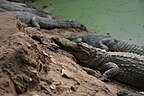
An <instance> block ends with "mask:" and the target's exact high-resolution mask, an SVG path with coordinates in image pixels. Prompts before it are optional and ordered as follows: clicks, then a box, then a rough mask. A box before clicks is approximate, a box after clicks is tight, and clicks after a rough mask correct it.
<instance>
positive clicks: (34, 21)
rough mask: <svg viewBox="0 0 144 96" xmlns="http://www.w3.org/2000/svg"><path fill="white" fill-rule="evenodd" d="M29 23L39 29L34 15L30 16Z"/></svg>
mask: <svg viewBox="0 0 144 96" xmlns="http://www.w3.org/2000/svg"><path fill="white" fill-rule="evenodd" d="M31 25H32V26H33V27H36V28H37V29H40V25H39V23H38V22H37V20H36V17H32V19H31Z"/></svg>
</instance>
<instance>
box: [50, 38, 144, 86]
mask: <svg viewBox="0 0 144 96" xmlns="http://www.w3.org/2000/svg"><path fill="white" fill-rule="evenodd" d="M52 39H53V41H54V42H55V43H56V44H58V45H59V46H60V48H62V49H64V50H66V51H68V52H70V53H71V54H73V55H74V56H75V57H76V58H77V59H78V60H79V61H80V62H81V63H82V64H83V66H86V67H89V68H93V69H97V70H99V71H100V72H101V73H103V75H102V78H101V80H108V79H110V78H114V79H116V80H119V81H121V82H124V83H127V84H130V85H132V86H134V87H136V88H140V89H144V83H143V82H144V56H140V55H137V54H132V53H125V52H106V51H105V50H101V49H99V48H95V47H92V46H89V45H88V44H86V43H75V42H72V41H70V40H68V39H65V38H62V39H61V38H57V37H55V38H52Z"/></svg>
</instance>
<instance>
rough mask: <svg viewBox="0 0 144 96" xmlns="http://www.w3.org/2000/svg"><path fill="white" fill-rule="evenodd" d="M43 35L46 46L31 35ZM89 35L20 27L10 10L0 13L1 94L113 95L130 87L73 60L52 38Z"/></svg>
mask: <svg viewBox="0 0 144 96" xmlns="http://www.w3.org/2000/svg"><path fill="white" fill-rule="evenodd" d="M34 34H35V35H39V36H43V40H44V42H45V43H47V45H42V44H40V43H39V42H37V41H35V40H33V39H32V38H31V36H32V35H34ZM74 34H75V35H78V34H79V35H80V34H88V33H86V32H84V31H82V30H78V29H53V30H44V29H41V30H37V29H35V28H31V27H23V26H22V25H21V24H20V23H19V22H18V20H17V19H16V17H15V16H14V15H13V14H11V13H8V12H6V13H1V14H0V85H1V86H0V96H116V93H117V92H118V91H119V90H120V89H124V88H126V89H130V90H131V88H130V87H128V86H126V85H124V84H121V83H119V82H117V81H114V80H112V81H111V82H106V83H105V82H102V81H100V76H101V74H100V73H99V72H98V71H96V70H92V69H89V68H84V67H82V66H80V65H79V64H77V63H76V60H75V58H74V57H73V56H72V55H71V54H69V53H67V52H65V51H63V50H61V49H59V48H58V46H57V45H55V44H54V43H53V42H52V41H51V39H50V38H51V37H53V36H61V37H67V36H70V35H74Z"/></svg>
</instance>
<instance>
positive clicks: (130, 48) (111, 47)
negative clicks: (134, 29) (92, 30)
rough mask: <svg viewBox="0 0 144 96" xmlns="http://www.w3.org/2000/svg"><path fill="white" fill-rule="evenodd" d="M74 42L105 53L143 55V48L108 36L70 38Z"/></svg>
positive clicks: (89, 35) (90, 35) (94, 35)
mask: <svg viewBox="0 0 144 96" xmlns="http://www.w3.org/2000/svg"><path fill="white" fill-rule="evenodd" d="M69 39H70V40H72V41H74V42H85V43H87V44H89V45H91V46H94V47H98V48H101V49H104V50H106V51H121V52H130V53H136V54H139V55H144V48H142V47H141V46H138V45H136V44H133V43H130V42H127V41H123V40H120V39H116V38H113V37H111V36H109V35H96V34H88V35H82V36H71V37H69Z"/></svg>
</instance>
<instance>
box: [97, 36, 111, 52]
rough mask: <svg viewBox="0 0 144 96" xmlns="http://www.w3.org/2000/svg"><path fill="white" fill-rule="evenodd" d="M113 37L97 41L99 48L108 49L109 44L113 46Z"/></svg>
mask: <svg viewBox="0 0 144 96" xmlns="http://www.w3.org/2000/svg"><path fill="white" fill-rule="evenodd" d="M113 43H114V39H112V38H105V39H102V40H100V41H99V42H98V45H99V48H101V49H104V50H106V51H109V50H110V48H109V47H110V46H113Z"/></svg>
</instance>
